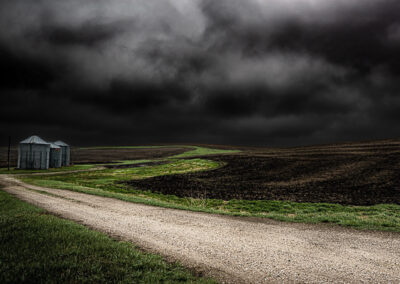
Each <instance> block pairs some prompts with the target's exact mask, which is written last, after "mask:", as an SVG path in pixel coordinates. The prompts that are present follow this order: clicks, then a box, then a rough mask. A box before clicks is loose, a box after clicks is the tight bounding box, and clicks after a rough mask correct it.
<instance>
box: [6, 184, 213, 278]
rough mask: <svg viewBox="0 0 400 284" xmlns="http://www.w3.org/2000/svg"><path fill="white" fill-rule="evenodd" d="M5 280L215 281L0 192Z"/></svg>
mask: <svg viewBox="0 0 400 284" xmlns="http://www.w3.org/2000/svg"><path fill="white" fill-rule="evenodd" d="M0 282H1V283H24V282H25V283H45V282H46V283H83V282H85V283H87V282H89V283H117V282H118V283H214V282H213V281H211V280H208V279H203V278H198V277H195V276H193V275H192V274H191V273H189V272H188V271H187V270H185V269H184V268H182V267H181V266H179V265H177V264H168V263H166V262H165V261H163V260H162V258H161V257H160V256H157V255H153V254H147V253H143V252H140V251H139V250H137V249H136V248H135V247H134V246H133V245H132V244H130V243H127V242H117V241H114V240H112V239H111V238H109V237H107V236H106V235H104V234H102V233H99V232H96V231H92V230H90V229H88V228H86V227H84V226H82V225H78V224H76V223H73V222H70V221H67V220H63V219H60V218H57V217H55V216H52V215H48V214H46V212H45V211H44V210H42V209H39V208H37V207H34V206H32V205H30V204H27V203H25V202H22V201H20V200H18V199H16V198H15V197H13V196H11V195H9V194H7V193H5V192H3V191H0Z"/></svg>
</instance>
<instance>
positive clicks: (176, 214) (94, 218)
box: [0, 175, 400, 283]
mask: <svg viewBox="0 0 400 284" xmlns="http://www.w3.org/2000/svg"><path fill="white" fill-rule="evenodd" d="M0 183H1V184H2V185H3V190H5V191H7V192H9V193H11V194H13V195H15V196H17V197H18V198H20V199H22V200H24V201H27V202H29V203H32V204H34V205H37V206H39V207H42V208H44V209H46V210H48V211H49V212H51V213H54V214H56V215H59V216H62V217H64V218H67V219H71V220H74V221H77V222H79V223H81V224H84V225H87V226H89V227H91V228H94V229H96V230H99V231H102V232H105V233H107V234H109V235H111V236H113V237H115V238H118V239H123V240H128V241H132V242H134V243H135V244H137V245H138V246H139V247H141V248H143V249H145V250H148V251H151V252H156V253H159V254H161V255H163V256H164V257H166V258H167V259H168V260H172V261H179V262H181V263H182V264H184V265H185V266H187V267H190V268H192V269H194V270H196V271H198V272H201V273H203V274H204V275H206V276H211V277H215V278H216V279H217V280H219V281H220V282H225V283H283V282H284V283H288V282H290V283H297V282H301V283H333V282H335V283H400V234H398V233H385V232H365V231H356V230H352V229H345V228H340V227H330V226H322V225H318V226H316V225H305V224H291V223H281V222H275V221H270V220H259V219H248V218H233V217H225V216H218V215H211V214H204V213H195V212H188V211H180V210H173V209H166V208H159V207H152V206H146V205H141V204H134V203H128V202H124V201H120V200H116V199H111V198H104V197H99V196H93V195H87V194H82V193H76V192H72V191H67V190H57V189H48V188H41V187H37V186H32V185H27V184H24V183H22V182H20V181H18V180H16V179H15V178H13V177H12V176H8V175H0ZM37 190H41V191H44V192H47V193H48V194H43V193H40V192H38V191H37Z"/></svg>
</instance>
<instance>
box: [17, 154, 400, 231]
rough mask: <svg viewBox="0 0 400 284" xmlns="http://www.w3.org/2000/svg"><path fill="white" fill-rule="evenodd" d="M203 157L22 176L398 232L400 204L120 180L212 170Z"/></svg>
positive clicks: (215, 208) (194, 205)
mask: <svg viewBox="0 0 400 284" xmlns="http://www.w3.org/2000/svg"><path fill="white" fill-rule="evenodd" d="M219 166H220V164H218V163H217V162H215V161H210V160H204V159H191V160H171V163H169V164H165V165H158V166H147V167H141V168H130V169H117V170H102V171H92V172H80V173H73V174H63V175H56V176H29V177H28V176H26V177H24V178H23V180H24V181H25V182H28V183H32V184H35V185H39V186H44V187H51V188H61V189H68V190H73V191H78V192H84V193H89V194H94V195H100V196H105V197H112V198H117V199H121V200H125V201H129V202H137V203H144V204H149V205H156V206H162V207H168V208H177V209H184V210H192V211H201V212H209V213H217V214H226V215H233V216H252V217H263V218H270V219H274V220H279V221H288V222H302V223H330V224H336V225H340V226H349V227H354V228H358V229H369V230H382V231H397V232H400V206H399V205H394V204H393V205H390V204H383V205H375V206H342V205H339V204H328V203H297V202H288V201H270V200H258V201H249V200H230V201H223V200H217V199H195V198H180V197H177V196H173V195H163V194H159V193H153V192H151V191H143V190H137V189H134V188H132V187H129V186H127V185H125V184H121V183H119V181H124V180H131V179H141V178H147V177H153V176H158V175H165V174H176V173H185V172H190V171H198V170H210V169H215V168H217V167H219Z"/></svg>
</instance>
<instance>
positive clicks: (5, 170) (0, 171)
mask: <svg viewBox="0 0 400 284" xmlns="http://www.w3.org/2000/svg"><path fill="white" fill-rule="evenodd" d="M97 166H98V165H73V166H69V167H62V168H50V169H48V170H19V169H16V168H10V170H8V168H0V174H33V173H51V172H65V171H77V170H88V169H91V168H94V167H97Z"/></svg>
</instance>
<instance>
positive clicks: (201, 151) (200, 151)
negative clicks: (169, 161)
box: [172, 146, 241, 158]
mask: <svg viewBox="0 0 400 284" xmlns="http://www.w3.org/2000/svg"><path fill="white" fill-rule="evenodd" d="M190 147H191V148H195V149H194V150H191V151H187V152H184V153H182V154H179V155H175V156H173V157H172V158H186V157H194V156H205V155H216V154H233V153H239V152H241V151H240V150H220V149H211V148H204V147H198V146H190Z"/></svg>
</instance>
